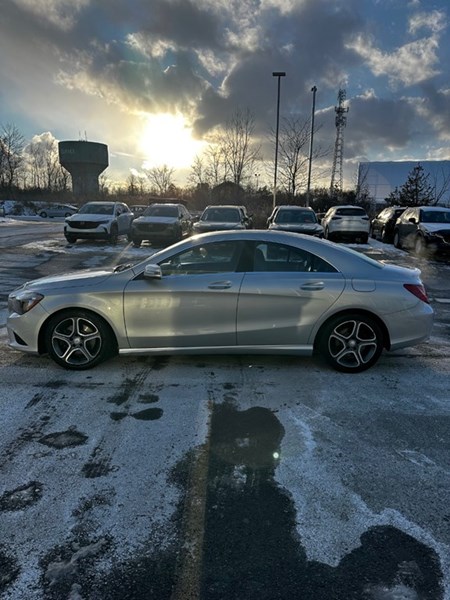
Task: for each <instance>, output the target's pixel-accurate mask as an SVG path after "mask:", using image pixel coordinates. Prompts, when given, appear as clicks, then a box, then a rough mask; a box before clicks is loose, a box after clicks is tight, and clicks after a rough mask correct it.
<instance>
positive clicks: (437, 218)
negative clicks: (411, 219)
mask: <svg viewBox="0 0 450 600" xmlns="http://www.w3.org/2000/svg"><path fill="white" fill-rule="evenodd" d="M422 223H450V210H449V211H446V210H445V211H444V210H442V211H440V210H439V211H438V210H423V211H422Z"/></svg>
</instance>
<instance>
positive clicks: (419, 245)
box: [414, 234, 427, 257]
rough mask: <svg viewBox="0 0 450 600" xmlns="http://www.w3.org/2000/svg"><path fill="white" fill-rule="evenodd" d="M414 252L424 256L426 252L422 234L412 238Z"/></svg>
mask: <svg viewBox="0 0 450 600" xmlns="http://www.w3.org/2000/svg"><path fill="white" fill-rule="evenodd" d="M414 254H415V255H416V256H422V257H423V256H426V254H427V244H426V242H425V240H424V238H423V236H422V235H420V234H419V235H417V236H416V239H415V240H414Z"/></svg>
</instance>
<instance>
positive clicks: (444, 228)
mask: <svg viewBox="0 0 450 600" xmlns="http://www.w3.org/2000/svg"><path fill="white" fill-rule="evenodd" d="M420 226H421V228H422V229H423V230H424V231H429V232H430V233H440V232H442V233H444V232H445V233H448V232H449V231H450V224H447V223H421V224H420Z"/></svg>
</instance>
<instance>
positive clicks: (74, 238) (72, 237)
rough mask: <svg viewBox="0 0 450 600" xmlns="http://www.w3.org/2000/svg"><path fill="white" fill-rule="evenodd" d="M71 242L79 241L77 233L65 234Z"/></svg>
mask: <svg viewBox="0 0 450 600" xmlns="http://www.w3.org/2000/svg"><path fill="white" fill-rule="evenodd" d="M64 237H65V238H66V240H67V241H68V243H69V244H75V242H76V241H77V239H78V238H77V237H76V236H75V235H71V234H70V233H67V234H65V236H64Z"/></svg>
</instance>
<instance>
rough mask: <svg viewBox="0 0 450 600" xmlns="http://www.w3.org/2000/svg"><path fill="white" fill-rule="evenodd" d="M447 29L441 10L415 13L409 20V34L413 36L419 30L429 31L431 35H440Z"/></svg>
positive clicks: (444, 16) (445, 19) (444, 15)
mask: <svg viewBox="0 0 450 600" xmlns="http://www.w3.org/2000/svg"><path fill="white" fill-rule="evenodd" d="M446 27H447V17H446V14H445V12H444V11H443V10H433V11H431V12H430V13H426V12H420V13H416V14H415V15H413V16H412V17H410V19H409V29H408V31H409V33H411V34H415V33H417V32H418V31H419V30H421V29H429V30H430V31H431V32H432V33H440V32H441V31H443V30H444V29H446Z"/></svg>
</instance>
